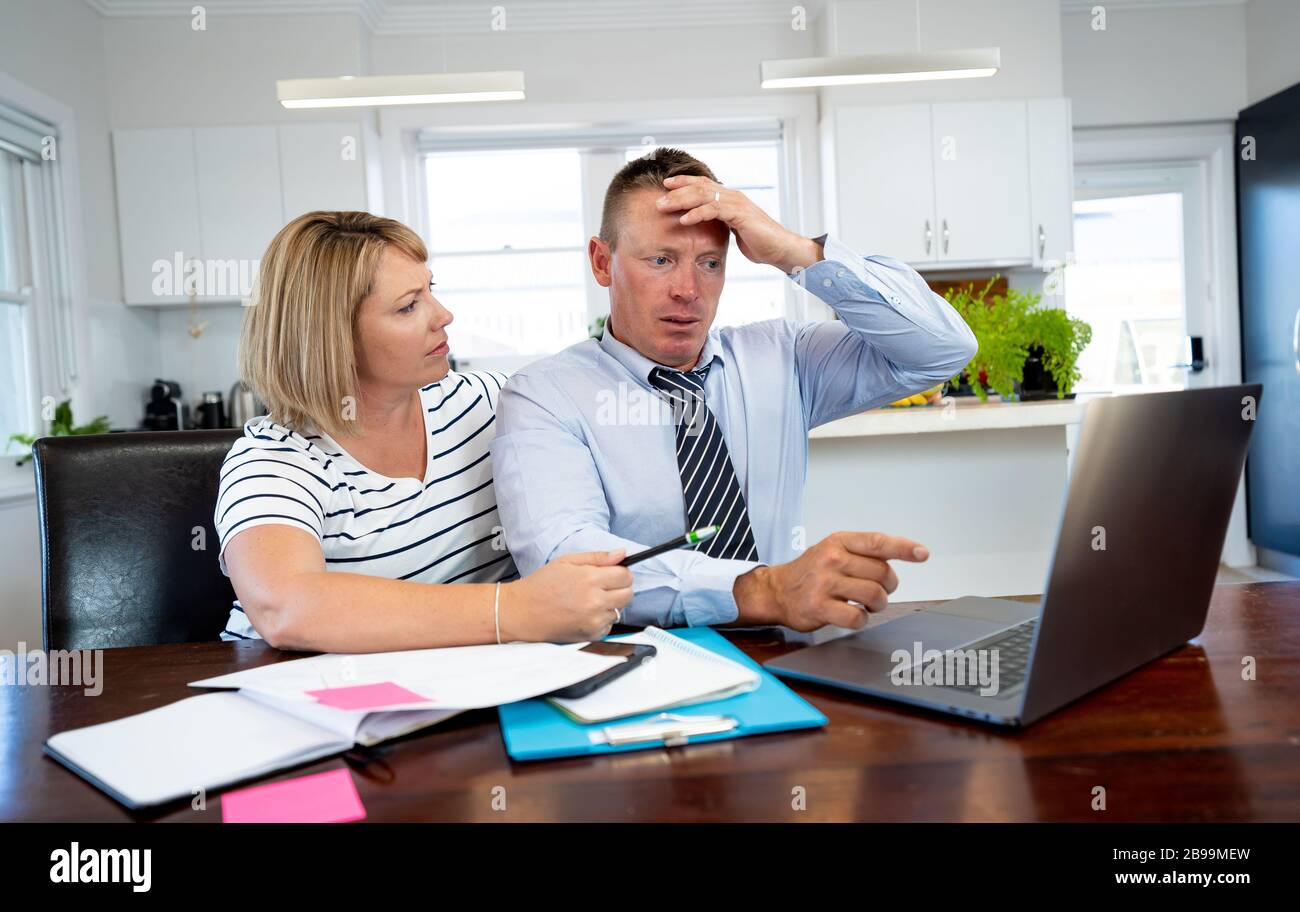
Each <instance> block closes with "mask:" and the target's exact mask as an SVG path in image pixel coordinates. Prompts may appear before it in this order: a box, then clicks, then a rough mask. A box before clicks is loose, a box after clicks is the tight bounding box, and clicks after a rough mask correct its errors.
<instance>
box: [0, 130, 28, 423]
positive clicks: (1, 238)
mask: <svg viewBox="0 0 1300 912" xmlns="http://www.w3.org/2000/svg"><path fill="white" fill-rule="evenodd" d="M27 251H28V238H27V205H26V199H25V193H24V190H23V163H22V160H21V159H19V158H18V156H17V155H14V154H12V153H10V152H7V151H5V150H3V149H0V443H2V444H3V445H4V446H8V445H9V435H10V434H29V433H31V432H32V430H33V429H34V428H35V427H36V425H37V422H36V421H34V420H33V418H34V416H33V415H32V401H31V400H32V377H31V361H30V358H29V351H30V346H29V342H28V335H29V328H30V316H31V301H32V285H31V281H32V280H31V258H30V257H29V256H28V252H27Z"/></svg>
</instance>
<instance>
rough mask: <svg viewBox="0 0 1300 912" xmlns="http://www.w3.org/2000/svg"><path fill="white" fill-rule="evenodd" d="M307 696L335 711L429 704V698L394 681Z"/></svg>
mask: <svg viewBox="0 0 1300 912" xmlns="http://www.w3.org/2000/svg"><path fill="white" fill-rule="evenodd" d="M307 695H308V696H309V697H315V698H316V702H317V703H324V704H325V705H326V706H333V707H334V708H335V709H379V708H381V707H384V706H396V705H398V704H401V703H428V702H429V698H428V697H424V696H421V695H420V694H418V693H415V692H414V691H410V690H407V689H406V688H405V687H402V686H400V685H398V684H394V683H393V682H392V681H382V682H380V683H378V684H356V685H353V686H351V687H328V688H325V689H323V690H309V691H307Z"/></svg>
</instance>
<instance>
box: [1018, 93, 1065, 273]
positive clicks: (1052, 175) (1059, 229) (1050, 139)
mask: <svg viewBox="0 0 1300 912" xmlns="http://www.w3.org/2000/svg"><path fill="white" fill-rule="evenodd" d="M1071 130H1072V124H1071V118H1070V100H1069V99H1068V98H1031V99H1029V203H1030V207H1031V208H1032V210H1033V220H1032V222H1031V225H1032V228H1033V236H1032V240H1033V247H1034V250H1033V252H1034V265H1035V266H1046V265H1048V264H1051V263H1064V262H1065V259H1066V255H1067V254H1068V253H1069V252H1070V251H1071V250H1073V249H1074V149H1073V146H1072V144H1071V142H1070V137H1071V135H1072V133H1071Z"/></svg>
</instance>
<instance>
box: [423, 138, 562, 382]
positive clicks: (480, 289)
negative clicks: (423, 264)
mask: <svg viewBox="0 0 1300 912" xmlns="http://www.w3.org/2000/svg"><path fill="white" fill-rule="evenodd" d="M426 185H427V187H428V207H429V208H428V225H429V242H430V247H431V250H430V256H431V258H432V260H433V262H432V266H431V268H432V271H433V280H434V282H436V283H437V285H436V288H435V292H436V293H437V294H438V296H439V298H440V299H443V297H442V296H444V295H445V301H446V303H447V306H448V307H449V308H451V310H452V313H453V314H454V315H455V321H454V322H453V323H452V324H451V326H449V327H448V328H447V332H448V335H449V336H450V337H451V347H452V352H453V354H454V355H455V356H456V357H457V358H458V359H461V358H468V359H475V360H478V359H482V358H483V357H484V356H488V357H491V356H511V355H536V354H545V353H550V352H556V351H559V350H560V349H562V348H564V347H565V346H567V345H572V344H573V343H574V342H579V341H581V340H582V339H583V338H585V337H586V335H587V303H586V299H585V296H584V290H583V269H584V268H585V263H586V258H587V257H586V250H587V236H586V235H585V234H584V233H583V227H582V226H583V223H582V186H581V162H580V161H579V158H578V151H577V150H576V149H536V150H508V151H493V152H448V153H442V154H437V155H430V156H429V158H428V164H427V173H426Z"/></svg>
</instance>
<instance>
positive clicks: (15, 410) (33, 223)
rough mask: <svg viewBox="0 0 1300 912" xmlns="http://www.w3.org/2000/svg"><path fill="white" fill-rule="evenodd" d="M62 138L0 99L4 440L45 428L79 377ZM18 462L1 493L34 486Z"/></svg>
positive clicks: (5, 470) (0, 408)
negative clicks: (53, 406) (52, 407)
mask: <svg viewBox="0 0 1300 912" xmlns="http://www.w3.org/2000/svg"><path fill="white" fill-rule="evenodd" d="M10 85H11V86H12V85H14V84H13V83H12V82H10ZM17 89H19V90H21V87H17ZM57 138H58V131H57V128H56V127H55V126H54V125H53V124H52V123H49V122H47V121H45V120H42V119H39V118H37V117H35V116H33V115H31V114H29V113H27V112H26V111H22V110H19V109H18V108H16V107H12V106H10V105H9V104H7V103H5V102H3V101H0V446H4V445H8V443H9V436H10V435H11V434H33V433H40V432H41V431H43V430H44V429H45V427H46V419H47V418H48V415H44V414H42V412H43V408H42V406H43V405H45V404H48V403H56V402H58V401H60V400H61V399H64V398H69V397H70V396H71V393H72V390H73V388H74V386H75V382H76V366H75V355H74V345H73V338H72V317H71V306H72V295H71V293H70V291H69V288H70V285H71V282H70V278H69V273H68V268H67V267H68V259H67V255H66V251H67V236H66V226H65V224H64V220H63V217H62V214H61V213H62V208H61V207H62V200H63V196H62V187H61V183H60V170H59V169H60V162H61V156H60V150H59V148H58V144H57ZM13 452H14V451H13V449H12V448H11V449H10V450H9V455H10V456H11V457H12V455H13ZM13 463H14V460H13V459H12V458H11V459H6V460H5V461H4V464H3V465H0V499H3V498H5V497H7V496H8V494H9V493H11V492H12V491H14V490H17V489H18V488H23V489H30V485H31V472H30V470H21V471H19V470H15V469H14V465H13Z"/></svg>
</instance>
